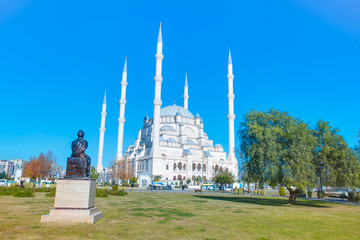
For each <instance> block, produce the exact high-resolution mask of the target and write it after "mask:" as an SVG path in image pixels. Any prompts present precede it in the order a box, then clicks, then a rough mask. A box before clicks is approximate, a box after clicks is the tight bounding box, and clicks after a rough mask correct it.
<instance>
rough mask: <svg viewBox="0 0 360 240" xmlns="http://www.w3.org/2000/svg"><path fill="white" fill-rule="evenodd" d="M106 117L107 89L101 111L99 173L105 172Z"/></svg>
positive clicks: (97, 168) (97, 169) (97, 167)
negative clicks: (103, 159)
mask: <svg viewBox="0 0 360 240" xmlns="http://www.w3.org/2000/svg"><path fill="white" fill-rule="evenodd" d="M105 117H106V90H105V95H104V102H103V105H102V111H101V124H100V139H99V156H98V164H97V166H96V171H97V172H98V173H102V172H103V164H102V157H103V151H104V134H105Z"/></svg>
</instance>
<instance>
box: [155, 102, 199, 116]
mask: <svg viewBox="0 0 360 240" xmlns="http://www.w3.org/2000/svg"><path fill="white" fill-rule="evenodd" d="M178 112H179V113H180V114H181V116H183V117H187V118H194V115H192V113H191V112H190V111H189V110H187V109H185V108H183V107H180V106H177V105H175V104H174V105H172V106H167V107H164V108H162V109H161V110H160V116H161V117H169V116H172V117H173V116H175V115H176V114H177V113H178Z"/></svg>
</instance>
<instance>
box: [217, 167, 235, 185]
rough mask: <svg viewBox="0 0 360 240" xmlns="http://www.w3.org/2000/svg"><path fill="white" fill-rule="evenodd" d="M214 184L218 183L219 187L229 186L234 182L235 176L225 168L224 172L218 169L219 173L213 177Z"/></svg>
mask: <svg viewBox="0 0 360 240" xmlns="http://www.w3.org/2000/svg"><path fill="white" fill-rule="evenodd" d="M215 182H216V183H220V185H221V186H223V185H225V184H231V183H234V182H235V176H234V174H232V172H230V171H229V169H227V168H225V170H223V169H220V171H219V173H218V174H216V176H215Z"/></svg>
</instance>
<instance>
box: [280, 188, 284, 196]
mask: <svg viewBox="0 0 360 240" xmlns="http://www.w3.org/2000/svg"><path fill="white" fill-rule="evenodd" d="M279 195H280V196H285V188H284V187H280V189H279Z"/></svg>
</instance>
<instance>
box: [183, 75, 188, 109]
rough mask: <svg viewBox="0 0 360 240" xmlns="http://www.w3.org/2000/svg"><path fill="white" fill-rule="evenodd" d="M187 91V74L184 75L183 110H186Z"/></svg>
mask: <svg viewBox="0 0 360 240" xmlns="http://www.w3.org/2000/svg"><path fill="white" fill-rule="evenodd" d="M188 99H189V89H188V82H187V73H185V87H184V108H185V109H186V110H187V109H188Z"/></svg>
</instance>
